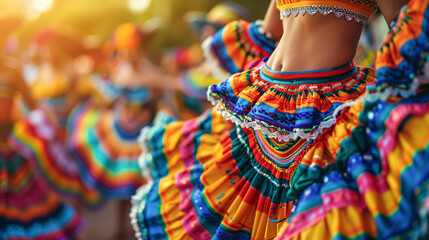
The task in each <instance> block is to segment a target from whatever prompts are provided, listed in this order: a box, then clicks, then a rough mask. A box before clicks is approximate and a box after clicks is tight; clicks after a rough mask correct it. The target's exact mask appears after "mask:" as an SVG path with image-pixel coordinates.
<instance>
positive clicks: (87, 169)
mask: <svg viewBox="0 0 429 240" xmlns="http://www.w3.org/2000/svg"><path fill="white" fill-rule="evenodd" d="M69 132H70V139H69V145H68V146H69V147H70V151H71V154H72V155H73V156H74V157H75V158H76V160H77V162H78V164H79V166H80V175H81V178H82V179H83V181H84V182H85V183H86V184H87V185H88V186H91V188H94V189H97V191H99V192H100V194H101V195H102V196H103V198H105V199H118V198H127V197H129V196H131V195H133V194H134V192H135V190H136V189H137V188H138V187H139V186H141V185H143V184H145V183H146V179H145V178H144V177H143V176H142V175H141V168H140V167H139V164H138V158H139V156H140V154H141V148H140V146H139V144H138V142H137V139H138V131H137V134H131V135H129V134H127V133H125V132H123V131H121V129H120V127H119V126H118V124H117V123H116V121H115V116H114V112H113V110H107V109H106V110H99V109H92V108H83V107H82V108H78V109H77V110H75V112H74V114H73V116H72V118H71V120H70V125H69Z"/></svg>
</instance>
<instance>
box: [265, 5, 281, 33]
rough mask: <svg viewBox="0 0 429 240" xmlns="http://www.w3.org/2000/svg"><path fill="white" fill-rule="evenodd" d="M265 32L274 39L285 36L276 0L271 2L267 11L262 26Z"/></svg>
mask: <svg viewBox="0 0 429 240" xmlns="http://www.w3.org/2000/svg"><path fill="white" fill-rule="evenodd" d="M262 27H263V28H264V30H265V32H266V33H267V34H268V36H269V37H271V38H273V39H280V37H281V36H282V34H283V26H282V21H281V20H280V12H279V10H277V8H276V0H271V3H270V6H269V7H268V9H267V12H266V13H265V17H264V24H263V25H262Z"/></svg>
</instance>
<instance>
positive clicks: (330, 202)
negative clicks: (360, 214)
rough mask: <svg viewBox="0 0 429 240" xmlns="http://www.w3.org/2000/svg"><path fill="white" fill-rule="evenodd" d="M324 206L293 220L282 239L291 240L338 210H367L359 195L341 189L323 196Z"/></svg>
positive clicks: (297, 216) (303, 213)
mask: <svg viewBox="0 0 429 240" xmlns="http://www.w3.org/2000/svg"><path fill="white" fill-rule="evenodd" d="M322 201H323V204H322V205H319V206H317V207H315V208H312V209H310V210H308V211H305V212H302V213H300V214H298V215H296V216H294V217H293V218H292V221H291V224H290V225H289V226H288V227H287V229H286V231H285V233H284V234H283V237H282V238H280V239H290V238H292V237H294V236H295V235H297V234H299V233H301V232H302V231H303V230H305V229H307V228H308V227H310V226H312V225H314V224H316V223H318V222H320V221H322V220H323V219H325V217H326V213H327V212H329V211H331V210H333V209H337V208H342V207H346V206H354V207H356V208H361V209H362V208H365V205H364V204H363V202H362V201H361V198H360V196H359V194H358V193H357V192H355V191H352V190H349V189H341V190H337V191H333V192H330V193H325V194H323V195H322Z"/></svg>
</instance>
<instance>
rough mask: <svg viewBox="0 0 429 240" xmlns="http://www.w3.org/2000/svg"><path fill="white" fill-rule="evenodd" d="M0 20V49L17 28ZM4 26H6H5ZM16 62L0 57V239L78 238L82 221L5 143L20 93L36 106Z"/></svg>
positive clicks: (26, 161)
mask: <svg viewBox="0 0 429 240" xmlns="http://www.w3.org/2000/svg"><path fill="white" fill-rule="evenodd" d="M8 20H10V19H1V20H0V26H1V29H2V33H1V37H0V48H1V49H3V48H4V44H5V41H6V38H7V36H8V34H9V33H10V32H11V31H12V30H14V29H15V27H17V25H16V24H15V22H14V21H12V22H10V21H8ZM6 23H7V24H6ZM20 70H21V69H20V64H19V61H18V60H17V59H15V58H12V57H8V56H7V55H2V57H1V58H0V72H1V77H0V238H1V239H5V240H6V239H11V240H12V239H77V238H78V236H79V234H78V230H79V229H80V228H81V225H82V220H81V218H80V216H78V215H77V214H76V212H75V211H74V209H73V208H72V207H71V206H68V205H65V204H63V203H62V201H61V200H60V199H59V197H58V195H57V194H56V193H55V192H53V191H52V190H51V189H49V188H48V187H47V185H45V182H44V181H43V179H42V178H40V176H39V175H37V172H36V171H34V165H32V163H31V162H30V161H28V160H27V159H26V158H25V157H24V156H23V155H21V154H20V153H19V152H16V151H13V150H12V149H11V148H10V146H9V144H8V137H9V135H10V133H11V131H12V127H13V124H14V122H13V119H12V109H13V104H14V98H15V96H16V95H18V94H21V95H22V99H23V100H24V102H25V104H26V105H27V107H28V108H29V109H34V108H35V107H36V105H37V104H36V102H35V101H34V100H33V98H32V96H31V92H30V90H29V89H28V87H27V85H26V83H25V81H24V79H23V77H22V76H21V73H20Z"/></svg>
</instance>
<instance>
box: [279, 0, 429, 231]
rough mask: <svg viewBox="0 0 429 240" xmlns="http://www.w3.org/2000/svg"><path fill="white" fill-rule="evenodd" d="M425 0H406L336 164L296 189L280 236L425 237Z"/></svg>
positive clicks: (428, 32) (428, 66)
mask: <svg viewBox="0 0 429 240" xmlns="http://www.w3.org/2000/svg"><path fill="white" fill-rule="evenodd" d="M428 3H429V1H427V0H425V1H416V0H411V1H410V2H409V3H408V5H407V6H405V7H404V8H403V9H402V11H401V13H400V15H399V17H398V19H397V21H396V22H395V24H394V25H392V27H391V30H390V32H389V34H388V36H387V38H386V40H385V42H384V43H383V46H382V48H381V50H380V51H379V52H378V54H377V59H376V83H375V84H374V85H372V86H369V87H368V90H369V93H368V94H367V96H366V101H365V104H364V108H363V111H362V112H361V114H360V116H359V117H360V122H361V123H362V124H363V125H362V127H360V131H354V132H353V135H352V138H351V139H350V141H349V143H348V144H347V146H344V149H347V150H348V151H347V152H346V154H344V156H343V157H342V158H341V159H344V160H345V159H348V161H346V162H344V165H343V166H344V168H343V169H341V171H338V170H336V171H334V172H331V173H330V175H328V176H327V178H326V181H324V182H323V183H320V184H314V185H313V186H311V187H310V189H309V191H308V192H306V194H304V196H303V197H301V199H300V202H299V203H298V206H297V208H296V211H295V213H294V215H293V216H292V217H291V220H290V224H289V225H287V226H284V228H283V230H282V234H281V237H279V239H302V238H310V237H311V236H315V235H317V236H318V237H320V238H338V239H340V238H355V239H360V238H362V239H364V238H365V239H366V238H374V239H375V238H377V239H388V238H394V237H396V238H402V239H426V238H427V237H428V236H429V235H428V234H429V232H428V230H427V229H428V222H427V221H428V216H429V208H428V207H429V205H428V203H429V198H428V197H429V185H428V184H429V165H428V164H427V160H428V159H429V91H428V83H429V63H428V58H427V56H428V53H429V25H428V23H429V21H428V20H429V8H428Z"/></svg>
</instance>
